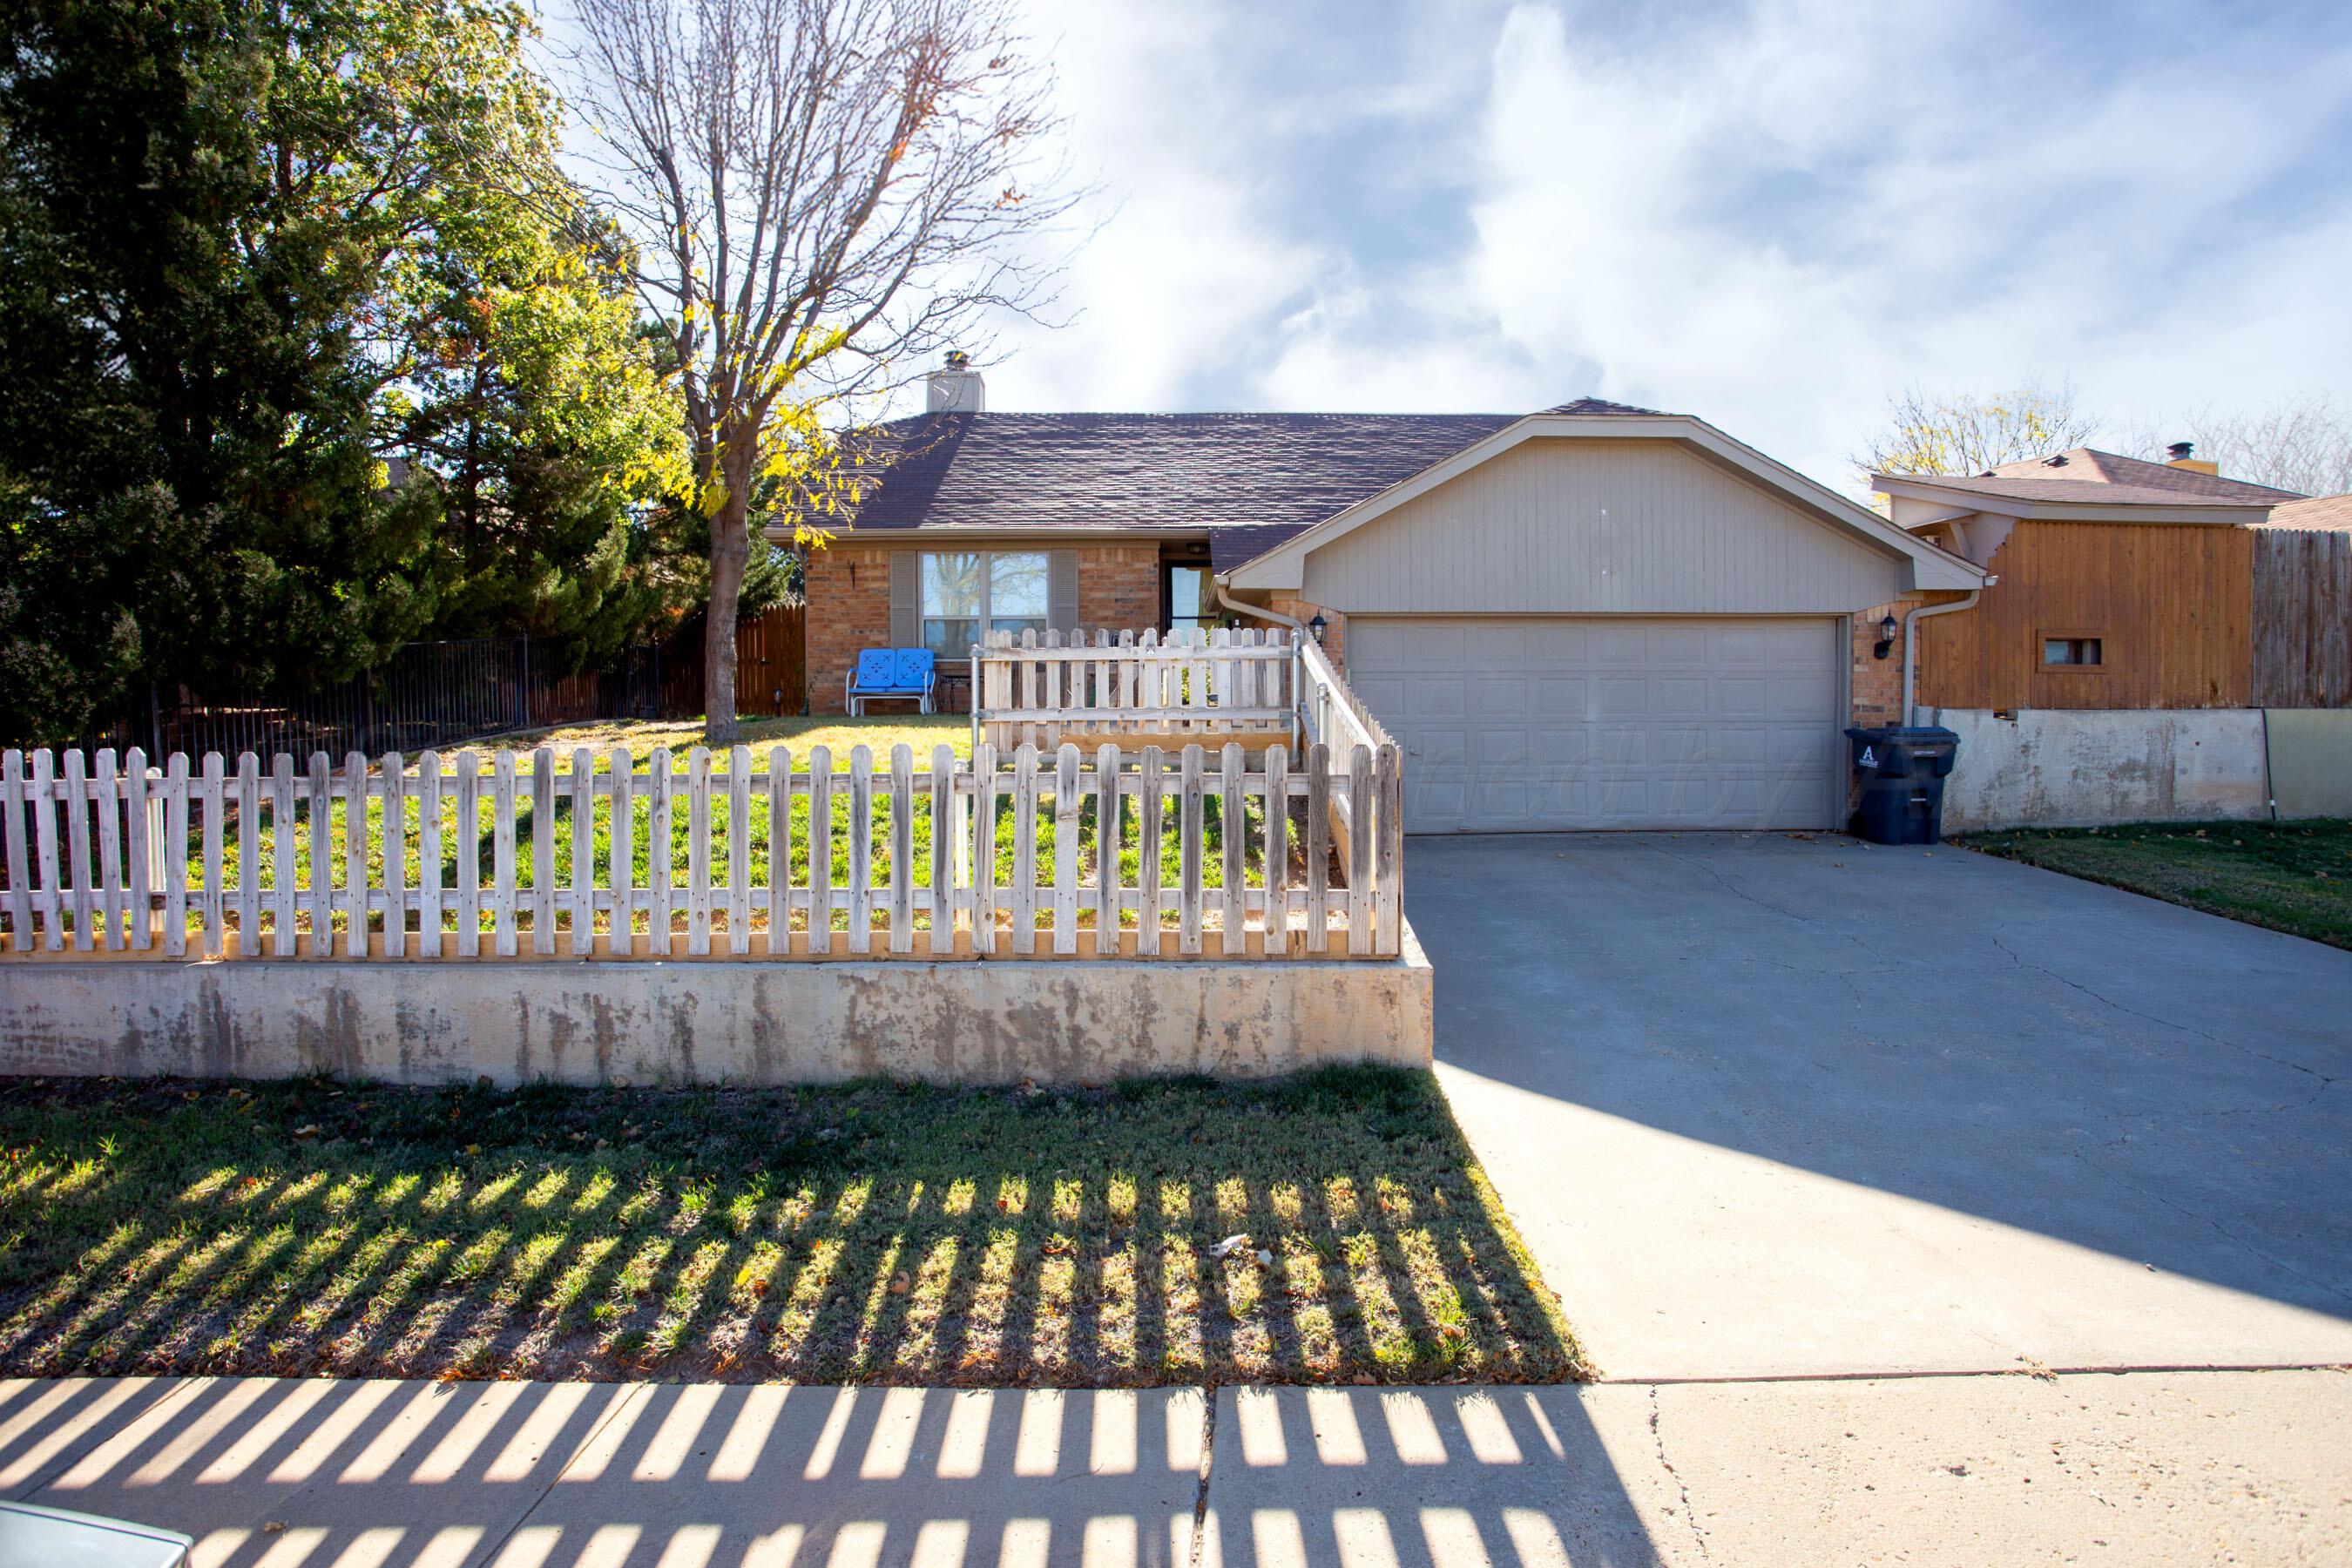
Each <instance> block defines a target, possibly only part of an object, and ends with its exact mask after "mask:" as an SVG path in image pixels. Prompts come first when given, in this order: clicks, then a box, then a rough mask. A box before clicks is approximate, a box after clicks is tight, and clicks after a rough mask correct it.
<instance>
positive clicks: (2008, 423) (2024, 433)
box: [1853, 381, 2102, 482]
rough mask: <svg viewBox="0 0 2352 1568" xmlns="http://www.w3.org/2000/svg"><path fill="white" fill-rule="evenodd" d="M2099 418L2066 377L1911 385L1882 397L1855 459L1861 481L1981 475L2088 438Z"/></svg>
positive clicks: (2062, 448) (2083, 442) (2073, 444)
mask: <svg viewBox="0 0 2352 1568" xmlns="http://www.w3.org/2000/svg"><path fill="white" fill-rule="evenodd" d="M2101 423H2102V422H2101V421H2100V420H2098V419H2095V418H2094V417H2092V416H2090V415H2088V414H2085V413H2084V412H2083V411H2082V409H2081V408H2080V407H2079V406H2077V405H2076V404H2075V401H2074V384H2073V383H2071V382H2063V381H2062V382H2060V383H2059V384H2057V385H2056V386H2055V387H2053V388H2050V389H2047V390H2045V389H2043V388H2042V387H2041V386H2039V385H2037V384H2034V383H2032V382H2027V383H2026V384H2024V385H2022V386H2021V387H2019V388H2017V389H2016V390H2015V391H2013V392H2005V393H1997V394H1993V395H1979V394H1973V393H1970V394H1960V395H1931V394H1929V393H1928V392H1927V391H1926V390H1925V389H1924V388H1922V387H1918V386H1910V387H1906V388H1905V389H1904V390H1903V391H1901V392H1898V393H1896V394H1895V395H1893V396H1892V397H1889V398H1888V399H1887V400H1886V425H1885V428H1884V429H1882V430H1881V431H1880V432H1879V433H1878V434H1877V435H1876V436H1875V437H1873V438H1872V439H1871V440H1870V442H1869V443H1868V444H1867V445H1865V446H1864V447H1863V449H1862V450H1861V451H1859V452H1857V453H1855V454H1854V456H1853V465H1854V467H1855V468H1859V469H1860V470H1862V474H1863V476H1864V480H1865V482H1866V481H1867V479H1868V477H1869V476H1870V475H1872V474H1980V473H1983V472H1984V471H1985V470H1986V469H1987V468H1998V467H2000V465H2001V464H2003V463H2014V462H2019V461H2021V460H2022V459H2024V458H2040V457H2045V456H2047V455H2049V454H2050V453H2053V452H2063V451H2064V450H2065V449H2066V448H2068V447H2080V446H2084V445H2086V444H2087V443H2088V442H2089V441H2091V439H2092V438H2093V437H2095V436H2097V434H2098V433H2099V429H2100V426H2101Z"/></svg>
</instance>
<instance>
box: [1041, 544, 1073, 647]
mask: <svg viewBox="0 0 2352 1568" xmlns="http://www.w3.org/2000/svg"><path fill="white" fill-rule="evenodd" d="M1045 624H1046V625H1047V626H1051V627H1053V628H1054V629H1055V631H1057V632H1074V631H1076V630H1077V629H1078V552H1076V551H1075V550H1051V551H1048V552H1046V553H1045Z"/></svg>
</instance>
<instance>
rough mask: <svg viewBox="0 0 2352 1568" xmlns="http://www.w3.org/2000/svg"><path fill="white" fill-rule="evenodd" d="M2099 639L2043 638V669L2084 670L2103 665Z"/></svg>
mask: <svg viewBox="0 0 2352 1568" xmlns="http://www.w3.org/2000/svg"><path fill="white" fill-rule="evenodd" d="M2099 641H2100V639H2099V638H2097V637H2043V638H2042V668H2044V669H2084V668H2090V667H2092V666H2094V665H2097V664H2100V663H2103V662H2104V660H2103V659H2102V658H2100V655H2101V652H2102V651H2103V650H2102V649H2101V648H2100V647H2099Z"/></svg>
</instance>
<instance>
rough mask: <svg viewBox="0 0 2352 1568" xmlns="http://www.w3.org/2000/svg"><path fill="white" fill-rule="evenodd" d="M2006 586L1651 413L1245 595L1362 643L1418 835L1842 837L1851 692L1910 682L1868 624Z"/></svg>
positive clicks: (1627, 415)
mask: <svg viewBox="0 0 2352 1568" xmlns="http://www.w3.org/2000/svg"><path fill="white" fill-rule="evenodd" d="M1984 581H1985V577H1984V574H1983V573H1982V572H1981V571H1980V570H1979V569H1978V568H1976V567H1974V566H1972V565H1971V564H1969V563H1968V562H1966V561H1963V560H1961V559H1959V558H1958V557H1957V556H1954V555H1950V554H1948V553H1947V552H1943V551H1941V550H1938V549H1937V548H1936V547H1935V546H1933V545H1931V544H1928V543H1927V542H1924V541H1922V540H1919V539H1916V538H1915V537H1913V536H1912V535H1910V534H1908V533H1906V531H1903V530H1901V529H1898V528H1896V527H1895V526H1894V525H1893V524H1892V523H1890V522H1889V521H1887V520H1885V518H1882V517H1880V516H1878V515H1877V514H1876V513H1874V512H1872V511H1869V510H1866V509H1864V508H1863V507H1860V506H1857V505H1856V504H1854V503H1853V501H1851V500H1847V499H1846V498H1844V497H1843V496H1840V495H1837V494H1836V493H1834V492H1832V491H1831V490H1828V489H1824V488H1822V487H1821V486H1819V485H1816V484H1814V483H1812V482H1811V480H1809V479H1804V478H1803V477H1802V476H1801V475H1799V474H1796V473H1794V472H1792V471H1791V470H1790V469H1788V468H1782V467H1781V466H1780V465H1779V464H1777V463H1774V462H1772V461H1771V460H1770V459H1769V458H1765V457H1763V456H1761V455H1760V454H1759V453H1757V452H1755V451H1753V450H1751V449H1750V448H1748V447H1743V446H1741V445H1740V444H1739V443H1738V442H1736V441H1733V440H1732V439H1731V438H1730V437H1727V436H1725V435H1723V434H1722V433H1721V432H1720V431H1718V430H1716V429H1715V428H1714V427H1713V426H1709V425H1706V423H1705V422H1703V421H1700V420H1697V419H1693V418H1690V417H1688V416H1676V415H1642V414H1639V413H1638V412H1636V411H1625V412H1622V413H1608V414H1585V413H1580V412H1556V413H1553V414H1548V415H1536V416H1530V417H1528V418H1527V419H1523V420H1520V421H1518V422H1517V423H1516V424H1514V425H1512V426H1507V428H1505V429H1503V430H1501V431H1498V432H1497V433H1496V435H1494V436H1493V437H1489V438H1487V439H1486V440H1485V441H1481V442H1479V443H1478V444H1476V445H1475V446H1473V447H1469V448H1468V449H1466V450H1465V451H1464V452H1462V453H1460V454H1459V455H1457V456H1456V457H1454V458H1449V459H1448V460H1446V461H1444V462H1442V463H1439V464H1437V465H1435V466H1433V468H1429V469H1426V470H1424V471H1423V473H1421V474H1419V475H1417V476H1415V477H1414V478H1413V479H1410V480H1408V481H1406V482H1405V483H1403V484H1400V485H1397V486H1394V487H1392V488H1391V489H1388V490H1386V491H1383V492H1382V493H1381V494H1380V495H1378V496H1374V497H1371V498H1370V499H1369V500H1365V501H1363V502H1360V503H1359V504H1358V505H1356V506H1354V507H1351V508H1349V510H1346V511H1343V512H1341V513H1339V515H1338V516H1336V517H1334V518H1332V519H1330V520H1329V521H1327V522H1324V523H1321V524H1318V526H1316V527H1314V528H1311V529H1308V530H1307V531H1305V532H1303V533H1300V534H1298V535H1297V536H1296V537H1294V538H1292V539H1290V540H1288V541H1286V542H1284V543H1282V544H1280V545H1278V546H1276V548H1274V549H1272V550H1269V551H1267V552H1265V553H1264V554H1262V555H1260V556H1258V557H1257V558H1255V560H1252V561H1249V562H1247V563H1244V564H1242V565H1241V566H1239V567H1238V568H1235V569H1234V570H1233V571H1232V572H1230V573H1229V574H1227V576H1226V585H1227V587H1228V588H1229V590H1230V591H1232V592H1233V593H1234V595H1237V596H1241V597H1244V598H1247V597H1252V596H1255V597H1257V598H1258V599H1259V602H1261V603H1264V604H1266V605H1269V607H1275V608H1277V609H1286V610H1288V611H1289V612H1291V613H1295V614H1297V615H1299V616H1305V615H1307V614H1310V613H1316V612H1321V613H1325V614H1326V616H1327V619H1328V620H1330V621H1332V622H1334V623H1336V624H1337V625H1338V626H1339V628H1340V634H1341V637H1342V652H1341V658H1342V662H1343V664H1344V668H1345V671H1346V675H1347V679H1348V681H1349V685H1351V686H1352V687H1353V688H1354V689H1355V690H1356V691H1357V693H1358V694H1359V695H1360V697H1361V698H1362V700H1363V701H1364V703H1365V705H1366V706H1367V707H1368V708H1370V710H1371V711H1372V713H1373V715H1374V716H1375V717H1377V718H1378V719H1379V720H1380V721H1381V723H1382V724H1383V725H1385V726H1386V727H1387V728H1388V730H1389V731H1390V732H1391V734H1392V735H1394V736H1395V737H1396V739H1397V741H1398V742H1399V744H1400V745H1401V746H1402V749H1403V752H1404V754H1405V769H1404V777H1405V826H1406V829H1407V831H1409V832H1416V833H1459V832H1538V831H1555V832H1556V831H1561V830H1572V829H1586V828H1611V829H1659V828H1664V829H1685V828H1724V829H1763V828H1828V827H1837V826H1843V823H1844V820H1845V816H1846V811H1847V768H1846V766H1845V761H1844V758H1845V746H1844V742H1843V736H1842V733H1841V731H1843V729H1844V727H1845V725H1846V724H1847V723H1848V722H1849V721H1850V719H1849V716H1850V714H1852V713H1853V710H1854V707H1855V698H1854V693H1853V688H1854V686H1855V685H1856V684H1857V682H1858V681H1859V679H1860V678H1861V676H1862V673H1863V671H1864V669H1867V670H1868V671H1869V673H1870V675H1871V678H1872V681H1873V684H1874V686H1875V685H1881V684H1884V677H1883V676H1882V675H1881V673H1880V672H1882V671H1885V672H1886V673H1887V674H1892V673H1893V670H1892V669H1891V668H1890V667H1889V666H1888V665H1887V664H1886V663H1885V662H1884V661H1883V660H1881V661H1878V662H1874V663H1872V664H1868V665H1858V664H1856V663H1855V662H1854V661H1855V659H1856V658H1858V657H1859V658H1871V657H1872V656H1871V654H1870V653H1868V652H1865V653H1864V654H1863V655H1859V656H1857V655H1856V654H1855V652H1854V648H1855V647H1856V642H1855V630H1854V626H1855V620H1856V618H1857V617H1865V618H1867V619H1868V620H1869V621H1871V622H1875V621H1876V619H1877V618H1878V617H1879V616H1881V615H1882V614H1885V613H1886V612H1887V611H1888V610H1889V609H1890V608H1892V607H1893V606H1895V605H1898V604H1899V603H1900V602H1901V601H1902V600H1903V599H1904V598H1905V596H1906V595H1916V594H1922V593H1927V592H1935V591H1939V590H1940V591H1958V592H1965V591H1968V590H1970V589H1974V588H1978V587H1981V586H1982V585H1983V584H1984ZM1873 640H1874V639H1873V638H1872V637H1869V636H1868V635H1867V634H1865V635H1864V637H1863V638H1862V645H1861V646H1862V647H1864V649H1865V650H1867V649H1869V647H1870V645H1871V643H1872V641H1873ZM1888 651H1889V653H1890V654H1892V653H1893V650H1891V649H1890V650H1888ZM1894 657H1896V658H1899V654H1895V655H1894ZM1874 721H1876V720H1874Z"/></svg>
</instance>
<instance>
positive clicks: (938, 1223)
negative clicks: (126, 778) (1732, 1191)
mask: <svg viewBox="0 0 2352 1568" xmlns="http://www.w3.org/2000/svg"><path fill="white" fill-rule="evenodd" d="M1236 1236H1240V1237H1245V1238H1246V1239H1245V1240H1244V1241H1243V1242H1241V1243H1239V1244H1236V1245H1231V1246H1227V1245H1224V1244H1225V1243H1227V1242H1228V1240H1229V1239H1230V1238H1232V1237H1236ZM1581 1370H1582V1363H1581V1358H1580V1353H1579V1352H1578V1350H1577V1347H1576V1343H1575V1341H1574V1339H1573V1338H1572V1337H1571V1336H1570V1332H1569V1331H1568V1329H1567V1327H1566V1325H1565V1324H1564V1323H1563V1322H1562V1321H1561V1318H1560V1315H1559V1307H1558V1305H1557V1298H1556V1297H1555V1296H1554V1295H1553V1293H1552V1292H1551V1291H1550V1290H1549V1289H1547V1288H1546V1287H1545V1286H1544V1284H1543V1283H1542V1281H1541V1280H1540V1279H1538V1277H1537V1274H1536V1271H1535V1268H1534V1265H1533V1263H1532V1262H1531V1261H1530V1259H1529V1258H1528V1254H1527V1251H1526V1248H1525V1247H1523V1246H1522V1245H1521V1243H1520V1241H1519V1238H1518V1237H1517V1234H1516V1233H1515V1232H1514V1230H1513V1229H1512V1227H1511V1225H1510V1222H1509V1220H1508V1219H1507V1217H1506V1216H1505V1215H1504V1214H1503V1212H1502V1209H1501V1207H1500V1205H1499V1204H1498V1202H1497V1200H1496V1195H1495V1192H1494V1188H1493V1187H1492V1186H1491V1185H1490V1184H1488V1182H1487V1180H1486V1174H1485V1173H1484V1172H1482V1171H1481V1170H1480V1169H1479V1168H1478V1165H1477V1163H1476V1161H1475V1159H1474V1158H1473V1157H1472V1155H1471V1153H1470V1151H1469V1149H1468V1147H1467V1145H1466V1144H1465V1142H1464V1140H1463V1138H1462V1135H1461V1132H1460V1131H1459V1130H1458V1129H1457V1128H1456V1127H1455V1125H1454V1120H1453V1117H1452V1115H1451V1113H1450V1112H1449V1110H1447V1107H1446V1105H1445V1101H1444V1097H1443V1096H1442V1095H1441V1094H1440V1092H1439V1091H1438V1089H1437V1086H1436V1083H1435V1081H1434V1079H1432V1078H1431V1077H1430V1076H1429V1075H1428V1074H1425V1073H1404V1072H1398V1071H1393V1070H1389V1069H1380V1068H1349V1069H1334V1070H1328V1071H1324V1072H1318V1073H1315V1074H1310V1075H1307V1076H1305V1077H1301V1078H1298V1079H1290V1080H1287V1081H1284V1082H1278V1083H1272V1084H1252V1085H1243V1084H1223V1083H1212V1082H1206V1081H1199V1080H1184V1081H1153V1082H1144V1083H1135V1084H1123V1085H1118V1086H1115V1087H1111V1088H1106V1089H1073V1090H1045V1089H1013V1090H961V1091H950V1090H942V1089H927V1088H923V1087H920V1086H904V1085H890V1084H864V1085H856V1086H852V1087H848V1088H845V1089H798V1090H743V1089H702V1090H653V1089H555V1088H549V1087H537V1088H531V1089H521V1090H518V1091H513V1092H497V1091H493V1090H490V1089H483V1088H478V1087H476V1088H466V1089H454V1088H453V1089H392V1088H384V1087H374V1086H345V1085H338V1084H334V1083H331V1082H328V1081H324V1080H301V1081H296V1082H290V1083H271V1084H253V1085H227V1084H220V1083H189V1082H184V1081H174V1080H152V1081H125V1080H47V1081H33V1082H29V1083H20V1084H17V1085H16V1086H15V1087H14V1089H13V1090H12V1093H11V1095H10V1097H9V1100H8V1101H7V1103H6V1105H5V1107H0V1371H5V1372H7V1373H21V1374H34V1375H49V1376H54V1375H60V1374H65V1373H79V1374H88V1373H130V1372H147V1373H163V1372H173V1373H198V1372H203V1373H288V1374H310V1373H333V1374H337V1375H343V1376H360V1375H364V1376H475V1377H545V1378H551V1377H596V1378H619V1377H635V1376H642V1375H647V1374H654V1375H664V1374H676V1375H690V1376H698V1377H721V1378H742V1379H753V1378H760V1379H767V1378H783V1379H792V1380H794V1381H802V1382H841V1381H845V1382H875V1383H908V1384H1056V1385H1063V1386H1076V1387H1084V1386H1099V1385H1117V1384H1160V1383H1200V1382H1213V1383H1226V1382H1243V1381H1250V1382H1290V1383H1333V1382H1339V1383H1345V1382H1390V1381H1394V1382H1411V1381H1420V1382H1426V1381H1432V1380H1442V1379H1447V1378H1457V1377H1458V1378H1473V1379H1477V1380H1482V1381H1506V1382H1548V1381H1556V1380H1559V1379H1562V1378H1568V1377H1572V1376H1575V1375H1577V1374H1578V1373H1580V1371H1581Z"/></svg>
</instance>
